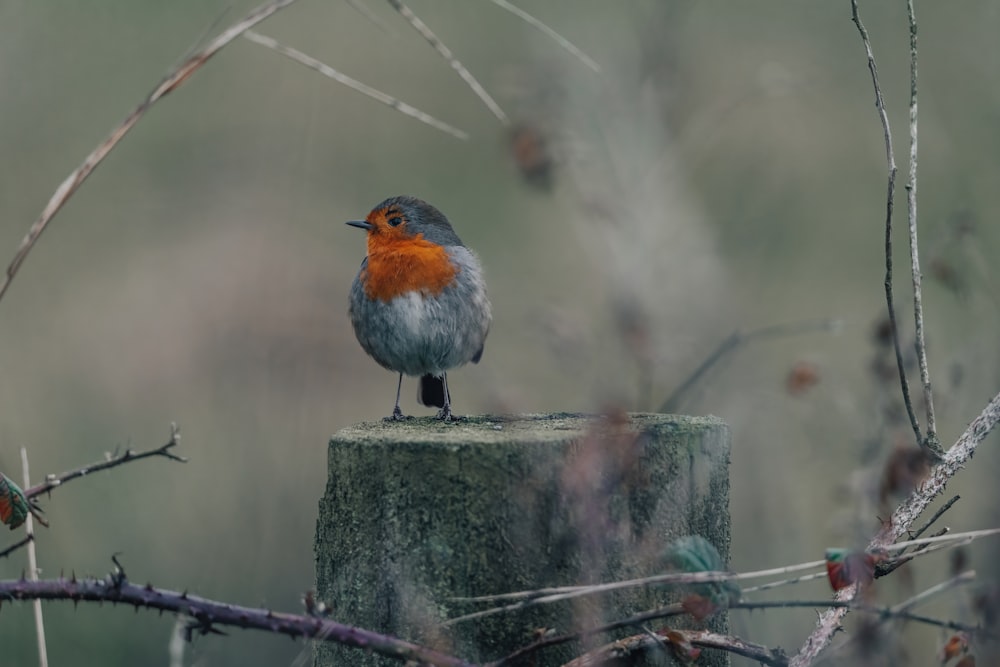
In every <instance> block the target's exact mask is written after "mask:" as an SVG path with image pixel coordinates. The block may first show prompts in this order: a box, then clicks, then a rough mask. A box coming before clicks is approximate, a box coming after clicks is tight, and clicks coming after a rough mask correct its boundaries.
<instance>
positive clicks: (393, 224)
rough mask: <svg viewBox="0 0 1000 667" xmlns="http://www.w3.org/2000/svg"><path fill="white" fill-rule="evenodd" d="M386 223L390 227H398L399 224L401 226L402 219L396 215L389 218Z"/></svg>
mask: <svg viewBox="0 0 1000 667" xmlns="http://www.w3.org/2000/svg"><path fill="white" fill-rule="evenodd" d="M388 222H389V226H390V227H399V226H400V225H401V224H403V219H402V218H401V217H399V216H398V215H394V216H392V217H391V218H389V221H388Z"/></svg>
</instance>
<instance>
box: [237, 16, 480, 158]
mask: <svg viewBox="0 0 1000 667" xmlns="http://www.w3.org/2000/svg"><path fill="white" fill-rule="evenodd" d="M243 36H244V37H245V38H246V39H248V40H250V41H251V42H254V43H255V44H260V45H261V46H266V47H267V48H269V49H271V50H273V51H277V52H278V53H280V54H281V55H283V56H286V57H288V58H291V59H292V60H294V61H295V62H297V63H300V64H302V65H305V66H306V67H308V68H310V69H314V70H316V71H317V72H319V73H320V74H322V75H323V76H325V77H329V78H331V79H333V80H334V81H336V82H337V83H340V84H343V85H345V86H347V87H348V88H350V89H351V90H356V91H357V92H359V93H361V94H362V95H366V96H368V97H370V98H372V99H373V100H377V101H379V102H381V103H382V104H385V105H386V106H389V107H392V108H393V109H395V110H396V111H398V112H400V113H402V114H405V115H407V116H409V117H411V118H416V119H417V120H419V121H420V122H421V123H426V124H428V125H430V126H431V127H433V128H436V129H438V130H441V131H442V132H446V133H447V134H450V135H451V136H453V137H456V138H458V139H468V138H469V135H468V134H466V133H465V132H463V131H462V130H459V129H457V128H455V127H452V126H451V125H449V124H448V123H445V122H444V121H440V120H438V119H437V118H435V117H434V116H431V115H430V114H429V113H426V112H424V111H421V110H420V109H418V108H416V107H414V106H410V105H409V104H407V103H406V102H401V101H399V100H397V99H396V98H394V97H392V96H390V95H386V94H385V93H383V92H382V91H380V90H376V89H375V88H372V87H371V86H368V85H366V84H364V83H361V82H360V81H358V80H357V79H352V78H351V77H349V76H347V75H346V74H342V73H340V72H338V71H337V70H335V69H334V68H332V67H330V66H329V65H327V64H325V63H323V62H320V61H319V60H316V59H315V58H313V57H312V56H309V55H306V54H305V53H302V52H301V51H299V50H297V49H293V48H291V47H289V46H285V45H283V44H281V43H280V42H278V41H277V40H275V39H272V38H271V37H267V36H266V35H261V34H260V33H257V32H254V31H253V30H247V31H246V32H244V33H243Z"/></svg>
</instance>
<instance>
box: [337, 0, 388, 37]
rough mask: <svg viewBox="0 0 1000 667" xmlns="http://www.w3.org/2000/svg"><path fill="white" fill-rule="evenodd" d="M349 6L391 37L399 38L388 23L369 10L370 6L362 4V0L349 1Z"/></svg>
mask: <svg viewBox="0 0 1000 667" xmlns="http://www.w3.org/2000/svg"><path fill="white" fill-rule="evenodd" d="M347 4H349V5H350V6H351V7H352V8H354V10H355V11H356V12H358V13H359V14H361V15H362V16H364V17H365V18H366V19H368V20H369V21H371V22H372V23H374V24H375V26H376V27H377V28H378V29H379V30H381V31H382V32H384V33H385V34H386V35H388V36H389V37H397V36H398V35H396V31H395V30H393V29H392V28H390V27H389V26H388V25H386V22H385V21H383V20H382V19H380V18H379V17H378V15H377V14H376V13H375V12H373V11H372V10H371V9H369V8H368V5H366V4H365V3H363V2H361V0H347Z"/></svg>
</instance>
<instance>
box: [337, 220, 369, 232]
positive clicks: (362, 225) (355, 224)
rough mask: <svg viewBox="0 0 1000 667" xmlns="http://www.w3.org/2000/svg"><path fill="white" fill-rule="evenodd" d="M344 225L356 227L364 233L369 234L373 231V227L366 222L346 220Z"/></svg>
mask: <svg viewBox="0 0 1000 667" xmlns="http://www.w3.org/2000/svg"><path fill="white" fill-rule="evenodd" d="M344 224H345V225H350V226H351V227H357V228H358V229H363V230H365V231H366V232H370V231H371V230H373V229H375V225H373V224H372V223H370V222H368V221H367V220H348V221H347V222H345V223H344Z"/></svg>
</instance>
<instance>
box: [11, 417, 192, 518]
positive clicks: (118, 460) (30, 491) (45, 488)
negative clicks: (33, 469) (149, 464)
mask: <svg viewBox="0 0 1000 667" xmlns="http://www.w3.org/2000/svg"><path fill="white" fill-rule="evenodd" d="M180 439H181V431H180V429H179V428H178V427H177V424H171V425H170V440H169V441H167V443H166V444H165V445H162V446H160V447H156V448H154V449H147V450H146V451H143V452H133V451H132V450H131V449H126V450H125V451H124V452H122V453H121V454H118V455H115V456H111V457H109V458H107V459H105V460H104V461H96V462H94V463H89V464H87V465H85V466H81V467H79V468H76V469H74V470H69V471H67V472H64V473H60V474H58V475H51V474H50V475H46V476H45V481H44V482H42V483H41V484H36V485H34V486H32V487H29V488H27V489H25V490H24V496H25V497H26V498H28V499H29V500H30V499H31V498H34V497H36V496H40V495H42V494H43V493H48V492H50V491H52V489H54V488H56V487H57V486H62V485H63V484H65V483H66V482H69V481H72V480H74V479H79V478H80V477H83V476H84V475H90V474H93V473H95V472H100V471H101V470H108V469H109V468H116V467H118V466H120V465H124V464H126V463H132V462H133V461H139V460H141V459H147V458H150V457H153V456H162V457H164V458H167V459H170V460H171V461H178V462H179V463H187V459H186V458H184V457H183V456H178V455H177V454H174V453H173V452H171V451H170V450H171V449H172V448H174V447H176V446H177V444H178V443H179V442H180Z"/></svg>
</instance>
